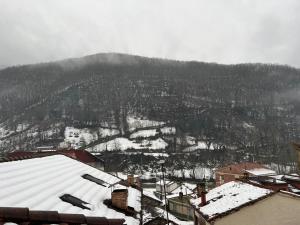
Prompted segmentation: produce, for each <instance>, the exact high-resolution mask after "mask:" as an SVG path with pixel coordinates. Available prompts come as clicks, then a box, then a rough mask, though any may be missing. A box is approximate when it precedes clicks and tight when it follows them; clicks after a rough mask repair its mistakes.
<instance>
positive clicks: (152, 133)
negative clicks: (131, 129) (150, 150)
mask: <svg viewBox="0 0 300 225" xmlns="http://www.w3.org/2000/svg"><path fill="white" fill-rule="evenodd" d="M156 134H157V131H156V129H151V130H140V131H137V132H135V133H133V134H131V135H130V138H140V137H146V138H147V137H153V136H155V135H156Z"/></svg>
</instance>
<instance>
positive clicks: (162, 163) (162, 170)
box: [158, 160, 169, 225]
mask: <svg viewBox="0 0 300 225" xmlns="http://www.w3.org/2000/svg"><path fill="white" fill-rule="evenodd" d="M164 163H165V160H160V161H158V164H160V165H161V172H162V177H163V184H164V195H165V211H166V213H167V224H168V225H169V213H168V207H167V194H166V182H165V173H164V171H165V168H164Z"/></svg>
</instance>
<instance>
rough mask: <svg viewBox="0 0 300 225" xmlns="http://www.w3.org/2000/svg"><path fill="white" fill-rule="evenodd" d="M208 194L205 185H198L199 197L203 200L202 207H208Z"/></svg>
mask: <svg viewBox="0 0 300 225" xmlns="http://www.w3.org/2000/svg"><path fill="white" fill-rule="evenodd" d="M206 194H207V191H206V190H205V183H200V184H197V196H198V198H201V204H200V206H204V205H206V203H207V202H206Z"/></svg>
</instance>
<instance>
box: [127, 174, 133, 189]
mask: <svg viewBox="0 0 300 225" xmlns="http://www.w3.org/2000/svg"><path fill="white" fill-rule="evenodd" d="M127 183H128V185H129V186H132V185H134V175H132V174H128V175H127Z"/></svg>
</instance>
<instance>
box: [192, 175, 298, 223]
mask: <svg viewBox="0 0 300 225" xmlns="http://www.w3.org/2000/svg"><path fill="white" fill-rule="evenodd" d="M191 204H192V206H193V207H194V210H195V225H241V224H243V225H262V224H272V225H296V224H299V221H300V214H299V211H300V196H299V195H296V194H292V193H289V192H285V191H278V192H274V191H272V190H270V189H265V188H261V187H257V186H255V185H252V184H249V183H244V182H241V181H231V182H228V183H226V184H223V185H220V186H218V187H216V188H214V189H212V190H210V191H209V192H208V193H206V191H205V188H202V191H201V196H200V197H198V198H196V199H192V200H191Z"/></svg>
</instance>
